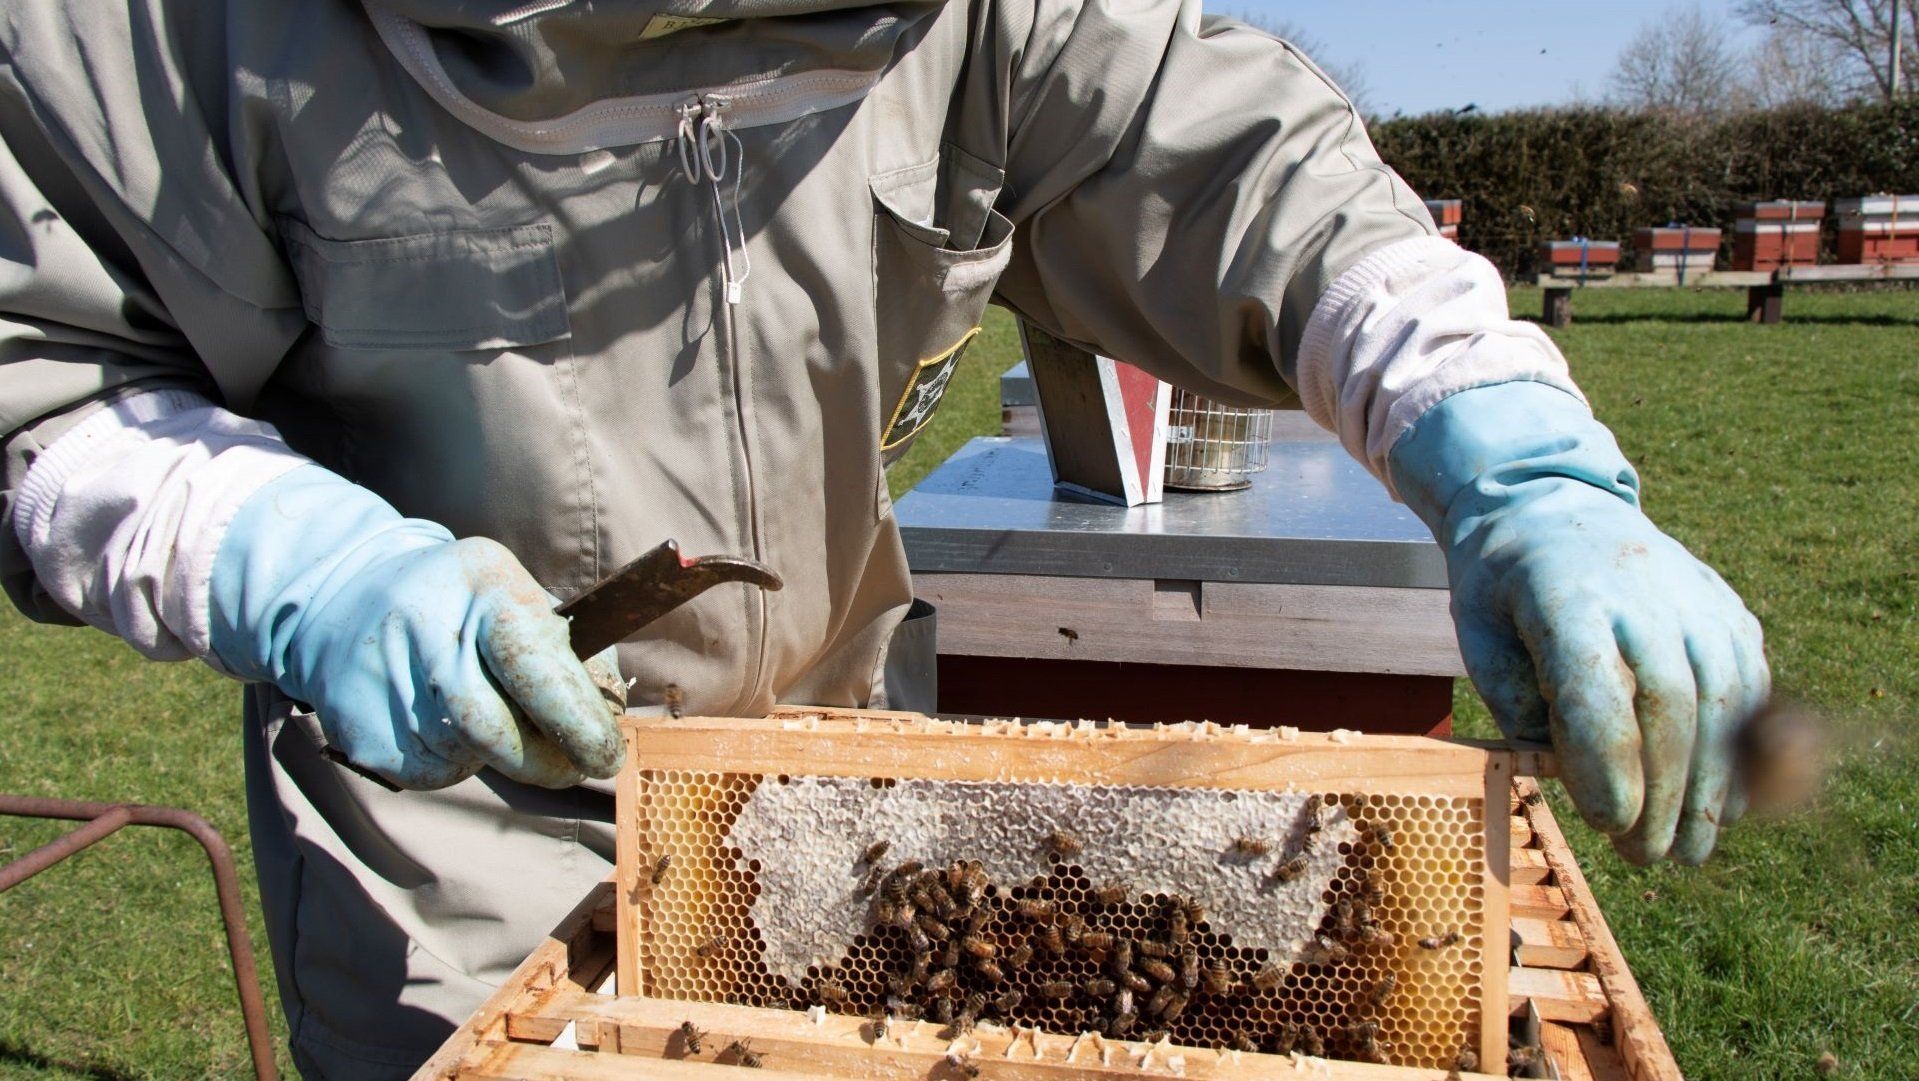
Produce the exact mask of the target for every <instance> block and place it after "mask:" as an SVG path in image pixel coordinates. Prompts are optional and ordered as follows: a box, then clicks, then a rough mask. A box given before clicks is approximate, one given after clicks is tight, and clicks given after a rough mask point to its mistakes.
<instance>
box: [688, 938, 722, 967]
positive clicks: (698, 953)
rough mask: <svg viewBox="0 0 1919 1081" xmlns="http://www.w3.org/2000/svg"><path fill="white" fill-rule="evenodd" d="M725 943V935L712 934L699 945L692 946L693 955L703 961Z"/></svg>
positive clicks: (718, 950)
mask: <svg viewBox="0 0 1919 1081" xmlns="http://www.w3.org/2000/svg"><path fill="white" fill-rule="evenodd" d="M725 945H726V936H725V935H714V936H713V937H712V938H709V939H707V940H706V941H705V942H702V943H700V944H699V945H697V946H695V947H693V956H695V957H697V958H699V959H700V960H702V961H705V960H707V959H708V958H711V957H712V956H713V955H714V954H717V953H719V952H720V949H721V947H723V946H725Z"/></svg>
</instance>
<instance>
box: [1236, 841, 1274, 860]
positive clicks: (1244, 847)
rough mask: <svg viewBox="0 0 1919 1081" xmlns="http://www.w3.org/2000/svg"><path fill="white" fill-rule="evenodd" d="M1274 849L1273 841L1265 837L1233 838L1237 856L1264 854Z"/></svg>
mask: <svg viewBox="0 0 1919 1081" xmlns="http://www.w3.org/2000/svg"><path fill="white" fill-rule="evenodd" d="M1272 850H1273V842H1271V841H1268V840H1267V839H1265V838H1264V837H1235V838H1233V855H1235V856H1248V857H1251V856H1264V855H1266V854H1267V853H1269V852H1271V851H1272Z"/></svg>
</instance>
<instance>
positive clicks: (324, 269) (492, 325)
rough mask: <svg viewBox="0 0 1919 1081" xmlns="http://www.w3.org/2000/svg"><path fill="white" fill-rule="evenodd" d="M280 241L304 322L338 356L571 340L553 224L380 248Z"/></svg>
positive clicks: (295, 236)
mask: <svg viewBox="0 0 1919 1081" xmlns="http://www.w3.org/2000/svg"><path fill="white" fill-rule="evenodd" d="M281 234H282V236H284V237H285V239H286V242H287V248H288V254H289V255H290V256H291V257H292V262H293V267H294V273H295V274H296V275H297V276H298V277H299V280H300V295H301V299H302V302H303V303H304V305H305V306H306V314H307V318H308V319H309V320H311V321H312V322H313V323H314V324H315V325H316V326H318V327H319V328H320V333H321V335H322V336H323V337H324V338H325V339H326V343H327V344H328V345H330V346H332V347H334V348H335V349H381V350H386V349H437V350H467V349H517V348H524V347H526V346H533V345H541V344H544V343H547V342H554V341H560V340H562V339H565V338H568V337H571V335H572V330H571V327H570V324H569V323H568V320H567V314H566V294H565V291H564V290H563V289H562V288H561V285H560V268H559V261H558V259H557V258H556V257H555V255H554V251H553V231H552V228H551V227H550V226H547V225H523V226H518V227H515V228H508V229H472V230H458V231H452V232H444V233H427V234H420V235H416V236H402V237H384V238H380V239H376V240H329V239H327V238H325V237H322V236H320V235H319V234H317V233H315V232H313V230H311V229H309V228H307V227H306V226H304V225H301V224H300V223H298V222H294V221H283V222H282V223H281Z"/></svg>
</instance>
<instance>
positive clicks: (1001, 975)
mask: <svg viewBox="0 0 1919 1081" xmlns="http://www.w3.org/2000/svg"><path fill="white" fill-rule="evenodd" d="M973 971H974V972H977V973H979V974H980V978H981V979H983V980H985V981H986V982H987V983H998V982H1000V981H1001V980H1003V979H1005V978H1006V970H1005V969H1002V968H1000V967H999V962H998V961H979V962H976V963H975V964H974V965H973Z"/></svg>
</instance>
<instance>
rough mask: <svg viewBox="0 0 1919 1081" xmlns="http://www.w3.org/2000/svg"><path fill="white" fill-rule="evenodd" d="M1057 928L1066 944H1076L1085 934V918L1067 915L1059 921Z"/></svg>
mask: <svg viewBox="0 0 1919 1081" xmlns="http://www.w3.org/2000/svg"><path fill="white" fill-rule="evenodd" d="M1059 929H1060V936H1061V937H1062V938H1064V939H1065V940H1066V944H1067V945H1068V946H1077V945H1079V940H1080V939H1081V938H1083V937H1084V936H1085V934H1086V920H1085V919H1084V918H1082V917H1080V916H1075V915H1068V916H1067V917H1066V918H1065V919H1063V920H1061V921H1060V923H1059Z"/></svg>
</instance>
